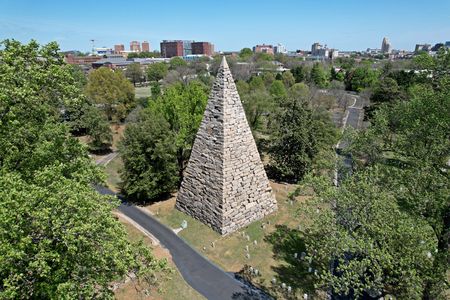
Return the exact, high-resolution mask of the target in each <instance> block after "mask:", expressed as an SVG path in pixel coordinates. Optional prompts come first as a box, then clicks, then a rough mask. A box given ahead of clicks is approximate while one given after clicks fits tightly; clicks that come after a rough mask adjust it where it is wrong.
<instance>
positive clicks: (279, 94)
mask: <svg viewBox="0 0 450 300" xmlns="http://www.w3.org/2000/svg"><path fill="white" fill-rule="evenodd" d="M270 94H271V95H272V96H273V97H275V98H277V99H278V100H280V99H282V98H284V97H285V96H286V94H287V93H286V88H285V87H284V84H283V82H282V81H281V80H275V81H274V82H273V83H272V85H271V86H270Z"/></svg>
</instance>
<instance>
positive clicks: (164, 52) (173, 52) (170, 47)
mask: <svg viewBox="0 0 450 300" xmlns="http://www.w3.org/2000/svg"><path fill="white" fill-rule="evenodd" d="M160 46H161V56H162V57H166V58H170V57H174V56H183V55H184V52H183V49H184V48H183V41H180V40H179V41H168V40H164V41H162V42H161V44H160Z"/></svg>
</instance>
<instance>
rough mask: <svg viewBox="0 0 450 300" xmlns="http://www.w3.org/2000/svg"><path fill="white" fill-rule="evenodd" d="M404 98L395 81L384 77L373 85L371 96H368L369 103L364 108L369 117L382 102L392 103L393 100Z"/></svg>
mask: <svg viewBox="0 0 450 300" xmlns="http://www.w3.org/2000/svg"><path fill="white" fill-rule="evenodd" d="M405 99H406V95H405V93H404V92H403V91H402V90H401V89H400V87H399V86H398V84H397V82H396V81H395V80H394V79H392V78H390V77H385V78H383V79H380V81H379V82H378V83H377V84H376V85H375V87H374V89H373V93H372V96H371V97H370V100H371V102H372V103H371V105H370V107H367V108H365V112H366V114H367V116H368V117H369V118H372V117H373V114H374V112H375V111H376V110H377V109H378V108H379V106H380V105H381V104H383V103H389V104H393V102H394V101H402V100H405Z"/></svg>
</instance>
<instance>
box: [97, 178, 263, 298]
mask: <svg viewBox="0 0 450 300" xmlns="http://www.w3.org/2000/svg"><path fill="white" fill-rule="evenodd" d="M96 189H97V191H98V192H99V193H101V194H106V195H115V193H114V192H112V191H111V190H109V189H108V188H105V187H96ZM119 211H120V212H121V213H122V214H124V215H126V216H127V217H129V218H131V219H132V220H133V221H134V222H136V223H137V224H139V225H140V226H142V227H143V228H144V229H145V230H147V231H149V232H150V233H151V234H152V235H154V236H155V237H156V238H157V239H158V240H159V241H160V243H161V244H162V245H164V247H166V248H167V249H168V250H169V251H170V254H171V255H172V259H173V261H174V263H175V265H176V266H177V268H178V270H179V271H180V273H181V275H182V276H183V278H184V279H185V280H186V282H187V283H188V284H189V285H190V286H191V287H193V288H194V289H195V290H197V291H198V292H199V293H200V294H202V295H203V296H205V297H206V298H207V299H218V300H220V299H268V298H267V296H265V295H259V294H258V292H257V291H256V290H252V289H250V288H249V287H247V286H245V285H244V284H243V283H241V282H240V281H238V280H236V279H235V278H234V277H233V276H232V275H231V274H228V273H226V272H225V271H223V270H222V269H220V268H219V267H217V266H216V265H214V264H213V263H211V262H210V261H209V260H207V259H206V258H205V257H204V256H203V255H201V254H200V253H198V252H197V251H196V250H194V249H193V248H192V247H190V246H189V245H188V244H186V242H185V241H184V240H182V239H181V238H179V237H178V236H177V235H176V234H175V233H174V232H173V231H172V230H171V229H170V228H168V227H166V226H165V225H163V224H161V223H159V221H157V220H156V219H155V218H154V217H152V216H150V215H149V214H147V213H145V212H143V211H142V210H141V209H139V208H137V207H136V206H134V205H131V204H128V203H126V202H123V203H122V204H121V205H120V206H119ZM264 297H266V298H264Z"/></svg>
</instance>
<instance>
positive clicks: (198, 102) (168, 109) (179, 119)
mask: <svg viewBox="0 0 450 300" xmlns="http://www.w3.org/2000/svg"><path fill="white" fill-rule="evenodd" d="M207 101H208V94H207V91H206V90H205V88H204V86H203V85H202V84H201V83H199V82H197V81H191V82H189V83H188V84H186V85H183V84H175V85H173V86H170V87H169V88H167V89H166V90H165V91H164V93H163V94H162V95H161V96H160V97H158V98H157V99H156V100H155V101H152V102H150V103H149V108H148V109H149V110H151V111H153V113H154V114H159V115H162V116H163V117H164V119H165V120H166V121H167V122H168V123H169V129H170V131H172V132H173V134H174V136H175V147H176V157H177V162H178V173H179V174H178V178H179V179H180V182H181V178H182V177H183V171H184V169H185V167H186V163H187V161H188V159H189V156H190V153H191V148H192V145H193V143H194V139H195V135H196V134H197V130H198V128H199V126H200V122H201V120H202V116H203V113H204V111H205V107H206V102H207Z"/></svg>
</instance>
